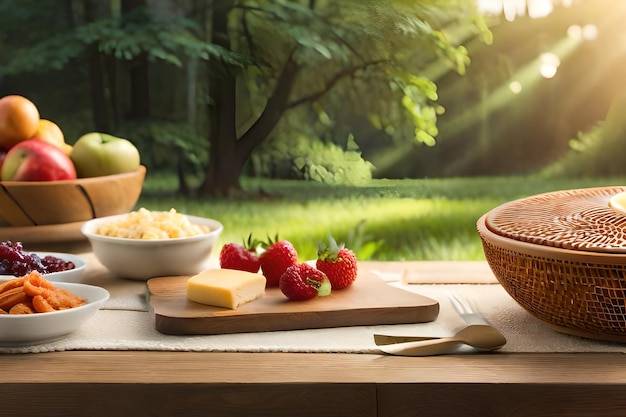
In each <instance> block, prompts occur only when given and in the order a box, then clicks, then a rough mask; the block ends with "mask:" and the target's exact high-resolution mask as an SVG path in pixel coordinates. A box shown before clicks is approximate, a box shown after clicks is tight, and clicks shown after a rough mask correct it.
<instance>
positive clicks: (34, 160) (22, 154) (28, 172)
mask: <svg viewBox="0 0 626 417" xmlns="http://www.w3.org/2000/svg"><path fill="white" fill-rule="evenodd" d="M75 178H76V168H74V164H73V163H72V160H71V159H70V158H69V156H67V155H66V154H65V153H64V152H63V151H62V150H61V149H59V148H58V147H56V146H54V145H52V144H50V143H47V142H43V141H41V140H34V139H29V140H25V141H23V142H20V143H18V144H17V145H15V146H13V147H12V148H11V149H10V150H9V152H7V155H6V157H5V158H4V163H3V164H2V171H1V173H0V179H1V180H2V181H56V180H72V179H75Z"/></svg>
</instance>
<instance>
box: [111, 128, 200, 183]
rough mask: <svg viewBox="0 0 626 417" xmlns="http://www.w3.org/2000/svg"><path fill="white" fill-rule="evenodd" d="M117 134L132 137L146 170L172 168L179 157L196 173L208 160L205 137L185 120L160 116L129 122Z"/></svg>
mask: <svg viewBox="0 0 626 417" xmlns="http://www.w3.org/2000/svg"><path fill="white" fill-rule="evenodd" d="M116 133H117V134H119V135H121V136H124V137H126V138H131V139H132V142H133V143H134V144H135V145H136V146H137V147H138V148H139V150H140V154H141V156H142V160H143V163H144V164H145V165H146V166H147V167H148V169H151V168H152V169H157V168H158V169H159V170H165V171H167V170H169V171H172V170H174V169H175V168H176V167H177V164H178V163H181V159H182V163H183V164H184V165H186V166H189V168H190V169H191V170H192V171H195V172H198V171H201V170H202V167H203V166H204V165H205V164H206V161H207V159H208V155H207V149H206V148H205V147H204V146H203V145H204V140H205V139H204V137H203V136H201V135H200V134H198V132H196V130H195V129H194V128H193V126H191V125H190V124H188V123H180V122H168V121H166V120H161V119H150V120H139V121H131V122H127V123H125V124H124V125H123V126H122V127H120V129H119V130H118V131H117V132H116ZM172 155H176V156H178V158H172Z"/></svg>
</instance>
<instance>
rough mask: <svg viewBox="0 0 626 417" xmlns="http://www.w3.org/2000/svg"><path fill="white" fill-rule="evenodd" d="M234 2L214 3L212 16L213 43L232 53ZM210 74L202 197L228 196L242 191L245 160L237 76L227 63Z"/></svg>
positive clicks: (215, 63) (214, 65)
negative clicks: (239, 147) (240, 147)
mask: <svg viewBox="0 0 626 417" xmlns="http://www.w3.org/2000/svg"><path fill="white" fill-rule="evenodd" d="M231 5H232V2H230V1H220V2H215V3H214V7H213V10H212V12H213V13H212V16H211V28H210V29H211V40H212V42H213V43H215V44H216V45H220V46H223V47H224V48H227V49H230V39H229V37H228V11H229V10H230V7H231ZM210 65H211V68H210V71H209V74H210V75H209V77H210V78H209V94H210V96H211V99H212V101H213V102H212V103H210V104H209V105H208V113H209V114H208V120H209V138H208V144H209V163H208V166H207V169H206V172H205V178H204V181H203V183H202V184H201V186H200V190H199V191H200V194H203V195H222V196H228V195H232V194H233V193H235V192H237V191H238V190H239V189H240V185H239V175H240V174H241V171H242V170H243V166H244V164H245V162H246V161H245V160H242V158H241V157H240V156H239V155H237V152H236V143H237V131H236V97H235V91H236V83H237V81H236V74H235V73H234V72H233V69H231V68H228V67H227V66H226V65H225V64H224V63H221V62H218V61H216V60H212V61H211V62H210Z"/></svg>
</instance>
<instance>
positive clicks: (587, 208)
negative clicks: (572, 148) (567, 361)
mask: <svg viewBox="0 0 626 417" xmlns="http://www.w3.org/2000/svg"><path fill="white" fill-rule="evenodd" d="M622 191H624V188H622V187H609V188H593V189H580V190H571V191H564V192H554V193H547V194H542V195H539V196H533V197H529V198H527V199H521V200H517V201H513V202H510V203H507V204H504V205H502V206H499V207H497V208H496V209H494V210H492V211H491V212H489V213H487V214H485V215H484V216H483V217H481V219H480V220H479V221H478V223H477V226H478V233H479V236H480V238H481V240H482V243H483V249H484V253H485V257H486V260H487V262H488V263H489V265H490V267H491V270H492V271H493V273H494V275H495V276H496V278H497V279H498V281H499V282H500V283H501V284H502V286H503V288H504V289H505V290H506V291H507V292H508V293H509V295H510V296H511V297H512V298H513V299H514V300H515V301H517V303H518V304H519V305H520V306H522V307H523V308H524V309H525V310H527V311H528V312H529V313H531V314H532V315H534V316H535V317H537V318H539V319H540V320H542V321H544V322H545V323H546V324H548V325H549V326H550V327H552V328H553V329H555V330H558V331H561V332H564V333H569V334H573V335H577V336H583V337H590V338H595V339H601V340H611V341H619V342H626V250H625V249H626V234H625V233H624V231H625V230H626V216H624V215H621V214H619V213H616V212H615V211H614V210H613V209H611V208H610V207H608V201H609V199H610V197H611V196H612V195H614V194H616V193H618V192H622Z"/></svg>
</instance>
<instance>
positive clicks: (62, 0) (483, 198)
mask: <svg viewBox="0 0 626 417" xmlns="http://www.w3.org/2000/svg"><path fill="white" fill-rule="evenodd" d="M507 2H508V3H509V5H510V4H512V2H511V1H509V0H501V3H502V6H503V7H502V8H501V10H500V12H496V13H490V14H487V13H481V11H480V10H479V9H477V3H476V2H474V1H470V0H465V1H464V0H448V1H428V0H422V1H408V0H404V1H400V0H398V1H384V2H381V1H367V0H365V1H352V0H345V1H342V2H333V1H321V0H317V1H315V0H309V1H279V0H266V1H263V0H259V1H246V0H239V1H236V0H213V1H209V0H186V1H171V0H152V1H148V0H112V1H99V0H58V1H53V2H40V1H35V0H21V1H11V0H0V27H2V31H1V33H0V58H1V59H2V62H3V65H2V67H0V95H7V94H21V95H24V96H27V97H29V98H30V99H31V100H33V101H34V102H35V103H36V104H37V106H38V107H39V108H40V111H41V113H42V117H45V118H48V119H51V120H54V121H55V122H57V123H58V124H59V125H60V126H61V127H62V129H63V131H64V133H65V135H66V140H67V141H68V142H69V143H73V142H74V141H75V140H76V139H78V137H79V136H81V135H82V134H84V133H87V132H90V131H103V132H108V133H112V134H114V135H117V136H122V137H126V138H128V139H130V140H132V141H133V142H134V143H135V144H136V145H137V146H138V147H139V149H140V151H141V155H142V162H143V163H144V164H145V165H146V166H147V167H148V177H147V180H146V185H145V189H144V194H143V196H142V199H141V201H140V204H141V205H144V206H146V207H148V208H151V209H168V208H169V207H175V208H177V210H179V211H182V212H187V213H190V214H198V215H206V216H211V217H216V218H218V219H220V220H222V221H223V222H224V224H225V226H226V227H225V234H224V236H223V238H222V241H223V242H226V241H233V240H241V239H242V238H245V237H246V236H247V233H255V234H257V235H260V236H259V237H261V238H263V237H265V236H266V235H274V234H276V233H279V234H280V235H281V237H285V238H289V239H290V240H292V241H294V242H295V244H296V247H298V248H299V249H301V256H302V257H304V258H305V259H306V258H310V257H312V256H313V255H314V251H315V247H316V243H317V241H318V240H320V239H322V238H323V237H324V236H325V235H326V234H328V233H332V234H333V235H335V236H336V237H338V238H339V239H341V240H344V241H347V242H348V243H349V244H350V245H351V246H352V247H354V248H355V250H357V252H358V253H359V255H360V257H361V258H362V259H365V258H374V259H384V260H388V259H480V258H481V256H482V251H481V248H480V242H479V239H478V236H477V235H476V232H475V223H476V220H477V219H478V217H480V215H481V214H482V213H484V212H486V211H487V210H489V209H491V208H493V207H495V206H496V205H498V204H501V203H503V202H505V201H508V200H510V199H514V198H520V197H523V196H525V195H531V194H534V193H538V192H544V191H550V190H556V189H564V188H576V187H583V186H596V185H608V184H609V183H610V185H614V184H615V183H624V181H623V179H622V177H623V176H624V175H626V173H625V172H624V169H623V168H622V167H624V166H625V163H624V162H625V161H624V159H625V155H626V152H625V151H626V149H624V146H625V143H626V141H624V138H625V136H626V128H625V125H626V124H625V123H624V122H623V120H622V119H623V117H622V115H623V114H624V111H625V110H626V93H625V87H624V86H623V75H624V72H623V68H624V67H625V64H626V31H625V30H624V29H623V25H622V24H621V21H622V20H623V17H624V16H626V6H625V5H624V3H623V2H622V1H620V0H602V1H599V2H598V1H592V0H570V1H553V2H548V3H550V5H551V6H552V7H553V9H552V11H551V13H549V14H547V15H546V16H543V17H540V18H533V17H532V10H530V5H525V7H523V8H521V9H516V10H515V11H516V15H515V16H512V15H510V10H511V8H510V7H509V8H508V10H507V7H506V6H507ZM492 3H493V2H492ZM496 3H497V1H496ZM515 3H520V4H525V2H515ZM507 12H508V13H509V14H507Z"/></svg>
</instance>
